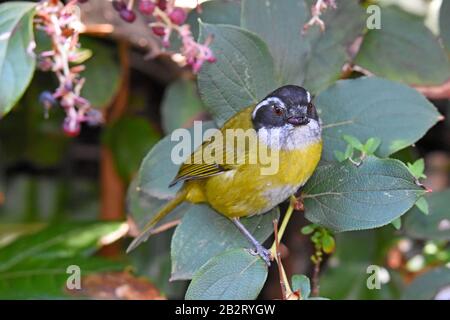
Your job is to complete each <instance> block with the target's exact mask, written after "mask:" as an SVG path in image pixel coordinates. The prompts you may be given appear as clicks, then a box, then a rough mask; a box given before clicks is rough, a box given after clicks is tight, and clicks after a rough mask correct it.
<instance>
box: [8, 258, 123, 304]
mask: <svg viewBox="0 0 450 320" xmlns="http://www.w3.org/2000/svg"><path fill="white" fill-rule="evenodd" d="M69 266H76V267H79V268H80V269H79V270H80V275H81V276H82V277H83V276H86V275H88V274H91V273H96V272H104V271H113V270H117V271H119V270H123V269H124V267H125V265H124V264H123V263H121V262H117V261H110V260H106V259H102V258H96V257H88V258H86V257H71V258H62V259H50V260H31V261H25V262H22V263H19V264H18V265H16V266H14V268H13V269H9V270H6V271H0V298H1V299H50V298H53V299H55V298H60V299H61V298H68V297H70V296H69V293H70V291H68V289H67V281H68V280H70V279H69V277H70V276H71V275H73V271H71V270H72V269H68V267H69ZM69 282H70V281H69Z"/></svg>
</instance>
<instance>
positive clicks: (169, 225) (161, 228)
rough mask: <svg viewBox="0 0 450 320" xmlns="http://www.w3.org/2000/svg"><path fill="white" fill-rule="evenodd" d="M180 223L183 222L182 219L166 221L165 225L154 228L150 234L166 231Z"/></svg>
mask: <svg viewBox="0 0 450 320" xmlns="http://www.w3.org/2000/svg"><path fill="white" fill-rule="evenodd" d="M180 223H181V219H176V220H173V221H169V222H167V223H164V224H163V225H161V226H159V227H158V228H155V229H153V230H152V231H151V232H150V234H151V235H154V234H158V233H161V232H164V231H166V230H169V229H171V228H174V227H176V226H177V225H179V224H180Z"/></svg>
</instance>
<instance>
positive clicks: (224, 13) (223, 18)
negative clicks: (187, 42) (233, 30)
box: [187, 0, 241, 38]
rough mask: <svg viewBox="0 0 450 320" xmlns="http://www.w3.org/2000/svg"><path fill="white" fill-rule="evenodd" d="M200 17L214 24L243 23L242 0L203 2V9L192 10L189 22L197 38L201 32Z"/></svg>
mask: <svg viewBox="0 0 450 320" xmlns="http://www.w3.org/2000/svg"><path fill="white" fill-rule="evenodd" d="M199 19H200V21H201V22H205V23H213V24H231V25H234V26H239V24H240V23H241V3H240V1H229V0H214V1H207V2H204V3H202V10H201V12H198V11H197V10H192V11H191V12H190V13H189V17H188V20H187V23H188V24H189V25H190V26H191V31H192V34H193V36H194V37H195V38H197V37H198V33H199Z"/></svg>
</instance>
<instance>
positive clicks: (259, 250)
mask: <svg viewBox="0 0 450 320" xmlns="http://www.w3.org/2000/svg"><path fill="white" fill-rule="evenodd" d="M231 221H233V223H234V224H235V225H236V227H237V228H238V229H239V231H241V233H242V234H243V235H244V236H245V237H246V238H247V239H248V241H250V242H251V244H252V245H253V246H254V247H255V251H254V252H253V254H255V255H259V256H260V257H261V258H262V259H263V260H264V262H265V263H266V264H267V266H268V267H270V257H271V255H270V251H269V250H267V249H266V248H264V247H263V246H262V245H261V244H260V243H259V242H258V240H256V239H255V237H253V236H252V234H251V233H250V232H249V231H248V230H247V229H246V228H245V226H244V225H243V224H242V223H241V222H240V221H239V218H233V219H231Z"/></svg>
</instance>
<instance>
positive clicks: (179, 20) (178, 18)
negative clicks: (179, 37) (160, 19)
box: [169, 8, 187, 25]
mask: <svg viewBox="0 0 450 320" xmlns="http://www.w3.org/2000/svg"><path fill="white" fill-rule="evenodd" d="M169 18H170V20H171V21H172V22H173V23H175V24H177V25H181V24H183V23H184V22H185V21H186V18H187V14H186V12H185V11H184V10H183V9H181V8H174V9H173V10H172V12H171V13H170V14H169Z"/></svg>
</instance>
